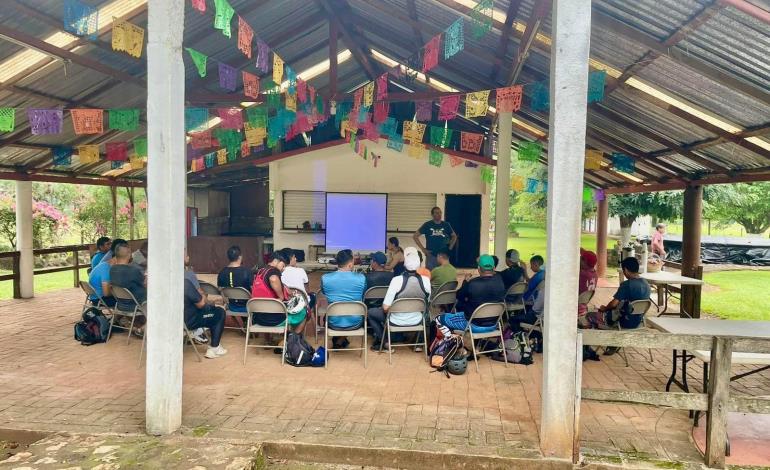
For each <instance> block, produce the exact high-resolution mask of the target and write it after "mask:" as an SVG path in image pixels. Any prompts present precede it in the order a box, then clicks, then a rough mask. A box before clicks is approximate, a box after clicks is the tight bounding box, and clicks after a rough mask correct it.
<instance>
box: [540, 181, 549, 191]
mask: <svg viewBox="0 0 770 470" xmlns="http://www.w3.org/2000/svg"><path fill="white" fill-rule="evenodd" d="M540 192H541V193H547V192H548V181H541V182H540Z"/></svg>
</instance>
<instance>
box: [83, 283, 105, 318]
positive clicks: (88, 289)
mask: <svg viewBox="0 0 770 470" xmlns="http://www.w3.org/2000/svg"><path fill="white" fill-rule="evenodd" d="M78 284H79V285H80V288H81V289H82V290H83V292H85V294H86V300H85V301H84V302H83V311H81V312H80V314H81V315H83V313H85V311H86V310H88V309H89V308H91V307H96V308H98V309H99V310H106V311H107V314H108V315H112V309H111V308H110V307H109V306H108V305H107V303H106V302H105V301H104V297H102V296H101V295H99V294H97V293H96V290H95V289H94V288H93V286H92V285H91V284H89V283H87V282H86V281H80V282H79V283H78ZM92 296H93V297H96V298H97V299H98V300H97V301H96V304H94V303H93V302H91V297H92Z"/></svg>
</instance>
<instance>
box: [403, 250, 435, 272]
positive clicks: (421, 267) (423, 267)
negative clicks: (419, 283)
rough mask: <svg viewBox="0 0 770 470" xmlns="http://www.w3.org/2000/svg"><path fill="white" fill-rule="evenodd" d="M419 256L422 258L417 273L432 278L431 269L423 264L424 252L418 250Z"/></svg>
mask: <svg viewBox="0 0 770 470" xmlns="http://www.w3.org/2000/svg"><path fill="white" fill-rule="evenodd" d="M404 252H406V250H404ZM404 256H406V254H404ZM417 256H418V257H419V258H420V266H419V267H418V268H417V271H416V272H417V274H419V275H420V276H425V277H427V278H428V279H430V269H428V268H427V266H423V265H422V261H423V257H422V252H421V251H418V252H417Z"/></svg>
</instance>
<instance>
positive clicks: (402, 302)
mask: <svg viewBox="0 0 770 470" xmlns="http://www.w3.org/2000/svg"><path fill="white" fill-rule="evenodd" d="M426 307H427V305H426V303H425V300H424V299H416V298H402V299H396V300H395V301H394V302H393V305H391V306H390V308H389V309H388V314H387V316H386V317H385V331H387V332H388V345H389V346H390V347H389V348H388V364H393V349H392V348H394V347H397V346H398V347H401V346H422V347H423V351H424V352H425V359H426V360H427V359H428V334H427V333H428V332H427V330H426V328H425V309H426ZM413 312H421V313H422V315H421V317H420V323H417V324H416V325H409V326H398V325H394V324H393V323H391V322H390V317H391V315H393V314H396V313H413ZM391 332H393V333H408V332H412V333H413V332H416V333H417V337H416V338H415V341H417V340H418V339H419V338H420V333H422V342H415V343H398V344H393V343H392V342H391V341H390V333H391ZM384 343H385V342H384V341H380V352H382V346H383V344H384Z"/></svg>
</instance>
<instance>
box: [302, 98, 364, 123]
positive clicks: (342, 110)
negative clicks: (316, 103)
mask: <svg viewBox="0 0 770 470" xmlns="http://www.w3.org/2000/svg"><path fill="white" fill-rule="evenodd" d="M308 103H310V100H308V101H307V103H305V104H308ZM352 107H353V103H351V102H350V101H345V102H344V103H337V114H335V115H334V125H335V126H337V127H340V124H341V123H342V121H344V120H345V119H347V118H348V115H349V114H350V109H351V108H352Z"/></svg>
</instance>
